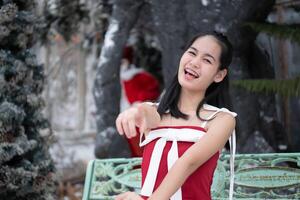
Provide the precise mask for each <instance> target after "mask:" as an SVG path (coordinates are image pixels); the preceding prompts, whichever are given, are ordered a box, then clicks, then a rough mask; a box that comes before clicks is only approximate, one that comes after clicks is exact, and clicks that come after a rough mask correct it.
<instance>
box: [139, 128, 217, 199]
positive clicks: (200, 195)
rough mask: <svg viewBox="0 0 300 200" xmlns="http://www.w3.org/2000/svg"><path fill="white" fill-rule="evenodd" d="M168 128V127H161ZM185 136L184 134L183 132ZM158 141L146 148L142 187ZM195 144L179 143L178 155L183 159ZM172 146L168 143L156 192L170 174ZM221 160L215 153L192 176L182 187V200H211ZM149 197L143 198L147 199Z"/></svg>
mask: <svg viewBox="0 0 300 200" xmlns="http://www.w3.org/2000/svg"><path fill="white" fill-rule="evenodd" d="M159 128H167V127H159ZM172 128H179V129H180V128H192V129H197V130H201V131H205V130H204V129H203V128H201V127H196V126H175V127H172ZM183 134H184V132H183ZM156 141H157V140H154V141H152V142H150V143H149V144H147V145H146V146H145V147H144V153H143V161H142V185H143V184H144V181H145V178H146V174H147V171H148V167H149V163H150V158H151V155H152V151H153V148H154V145H155V143H156ZM193 144H194V143H192V142H178V155H179V157H181V156H182V155H183V153H184V152H185V151H186V150H187V149H188V148H189V147H190V146H192V145H193ZM171 146H172V142H169V141H168V142H167V144H166V146H165V148H164V150H163V154H162V158H161V161H160V163H159V169H158V174H157V178H156V182H155V186H154V191H155V190H156V189H157V188H158V186H159V185H160V183H161V182H162V180H163V179H164V177H165V176H166V175H167V173H168V166H167V155H168V152H169V150H170V148H171ZM218 159H219V152H217V153H215V154H214V155H213V156H212V157H211V158H210V159H209V160H207V161H206V162H205V163H204V164H202V165H201V166H200V167H199V168H198V169H197V170H196V171H195V172H194V173H193V174H191V175H190V176H189V177H188V178H187V180H186V181H185V182H184V184H183V185H182V187H181V189H182V199H183V200H211V193H210V188H211V184H212V180H213V174H214V171H215V169H216V166H217V161H218ZM147 198H148V197H143V199H147Z"/></svg>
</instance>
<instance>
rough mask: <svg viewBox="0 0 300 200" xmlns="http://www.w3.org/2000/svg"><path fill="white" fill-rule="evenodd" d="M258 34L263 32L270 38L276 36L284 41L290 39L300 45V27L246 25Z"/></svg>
mask: <svg viewBox="0 0 300 200" xmlns="http://www.w3.org/2000/svg"><path fill="white" fill-rule="evenodd" d="M245 25H246V26H250V27H251V28H252V29H253V30H255V31H257V32H263V33H266V34H268V35H270V36H276V37H278V38H282V39H290V40H292V41H295V42H297V43H299V44H300V25H298V24H292V25H287V24H283V25H279V24H274V23H246V24H245Z"/></svg>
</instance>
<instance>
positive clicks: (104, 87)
mask: <svg viewBox="0 0 300 200" xmlns="http://www.w3.org/2000/svg"><path fill="white" fill-rule="evenodd" d="M141 5H142V3H141V2H139V1H135V0H116V1H115V4H114V7H113V13H112V16H111V18H110V24H109V27H108V30H107V32H106V35H105V39H104V44H103V47H102V50H101V55H100V58H99V64H98V67H97V74H96V79H95V83H94V88H93V95H94V99H95V103H96V107H97V111H96V122H97V131H98V133H97V137H96V149H95V155H96V157H98V158H101V157H126V156H129V149H128V146H127V144H126V141H125V140H124V139H123V138H122V137H120V136H119V134H118V133H117V131H116V128H115V119H116V117H117V115H118V113H119V109H120V94H121V92H120V91H121V86H120V78H119V66H120V59H121V55H122V50H123V47H124V46H125V44H126V41H127V38H128V36H129V32H130V30H131V28H132V27H133V26H134V24H135V22H136V20H137V17H138V13H139V9H140V8H141Z"/></svg>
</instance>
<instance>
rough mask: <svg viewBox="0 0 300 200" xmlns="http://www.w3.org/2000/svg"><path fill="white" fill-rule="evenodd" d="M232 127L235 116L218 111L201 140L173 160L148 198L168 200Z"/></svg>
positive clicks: (213, 151) (219, 143)
mask: <svg viewBox="0 0 300 200" xmlns="http://www.w3.org/2000/svg"><path fill="white" fill-rule="evenodd" d="M234 127H235V118H234V117H233V116H232V115H230V114H228V113H219V114H218V115H217V117H216V118H215V119H214V120H213V121H211V122H210V125H209V128H208V131H207V132H206V133H205V135H204V136H203V137H202V138H201V140H199V141H198V142H196V143H195V144H193V145H192V146H191V147H190V148H189V149H188V150H186V152H185V153H184V154H183V155H182V156H181V157H180V158H179V159H178V160H177V161H176V162H175V164H174V165H173V166H172V168H171V169H170V171H169V172H168V174H167V175H166V177H165V178H164V180H163V181H162V183H161V184H160V186H159V187H158V188H157V190H156V191H155V192H154V193H153V194H152V195H151V196H150V198H149V200H157V199H159V200H169V199H170V197H171V196H172V195H173V194H174V193H175V192H176V191H177V190H178V188H180V187H181V186H182V185H183V183H184V182H185V180H186V179H187V178H188V177H189V176H190V175H191V174H192V173H193V172H194V171H195V170H196V169H197V168H198V167H199V166H201V165H202V164H203V163H205V162H206V161H207V160H208V159H209V158H210V157H211V156H213V155H214V154H215V153H216V152H217V151H219V150H220V149H222V148H223V147H224V145H225V143H226V142H227V140H228V138H229V137H230V135H231V133H232V132H233V130H234Z"/></svg>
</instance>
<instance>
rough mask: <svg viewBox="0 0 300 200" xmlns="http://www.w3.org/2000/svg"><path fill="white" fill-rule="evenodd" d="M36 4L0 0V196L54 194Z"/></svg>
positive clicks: (38, 198) (35, 198)
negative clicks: (37, 48)
mask: <svg viewBox="0 0 300 200" xmlns="http://www.w3.org/2000/svg"><path fill="white" fill-rule="evenodd" d="M35 6H36V4H35V3H34V1H28V0H2V1H0V155H1V157H0V199H5V200H17V199H18V200H20V199H22V200H27V199H28V200H29V199H30V200H43V199H47V200H49V199H55V197H54V192H55V183H56V182H55V173H54V170H55V168H54V164H53V161H52V160H51V158H50V155H49V153H48V144H47V141H46V139H47V138H46V137H47V136H46V135H44V136H42V135H41V133H40V130H41V129H45V128H47V127H48V123H47V120H46V119H44V117H43V115H42V114H41V108H42V106H43V100H42V98H41V92H42V90H43V84H44V74H43V66H42V65H39V64H37V60H36V57H35V55H34V54H33V53H32V51H31V47H32V45H33V44H34V43H35V42H36V39H37V37H36V33H37V32H38V31H37V29H36V28H37V26H36V25H37V23H38V18H37V17H36V16H35V15H34V9H35Z"/></svg>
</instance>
